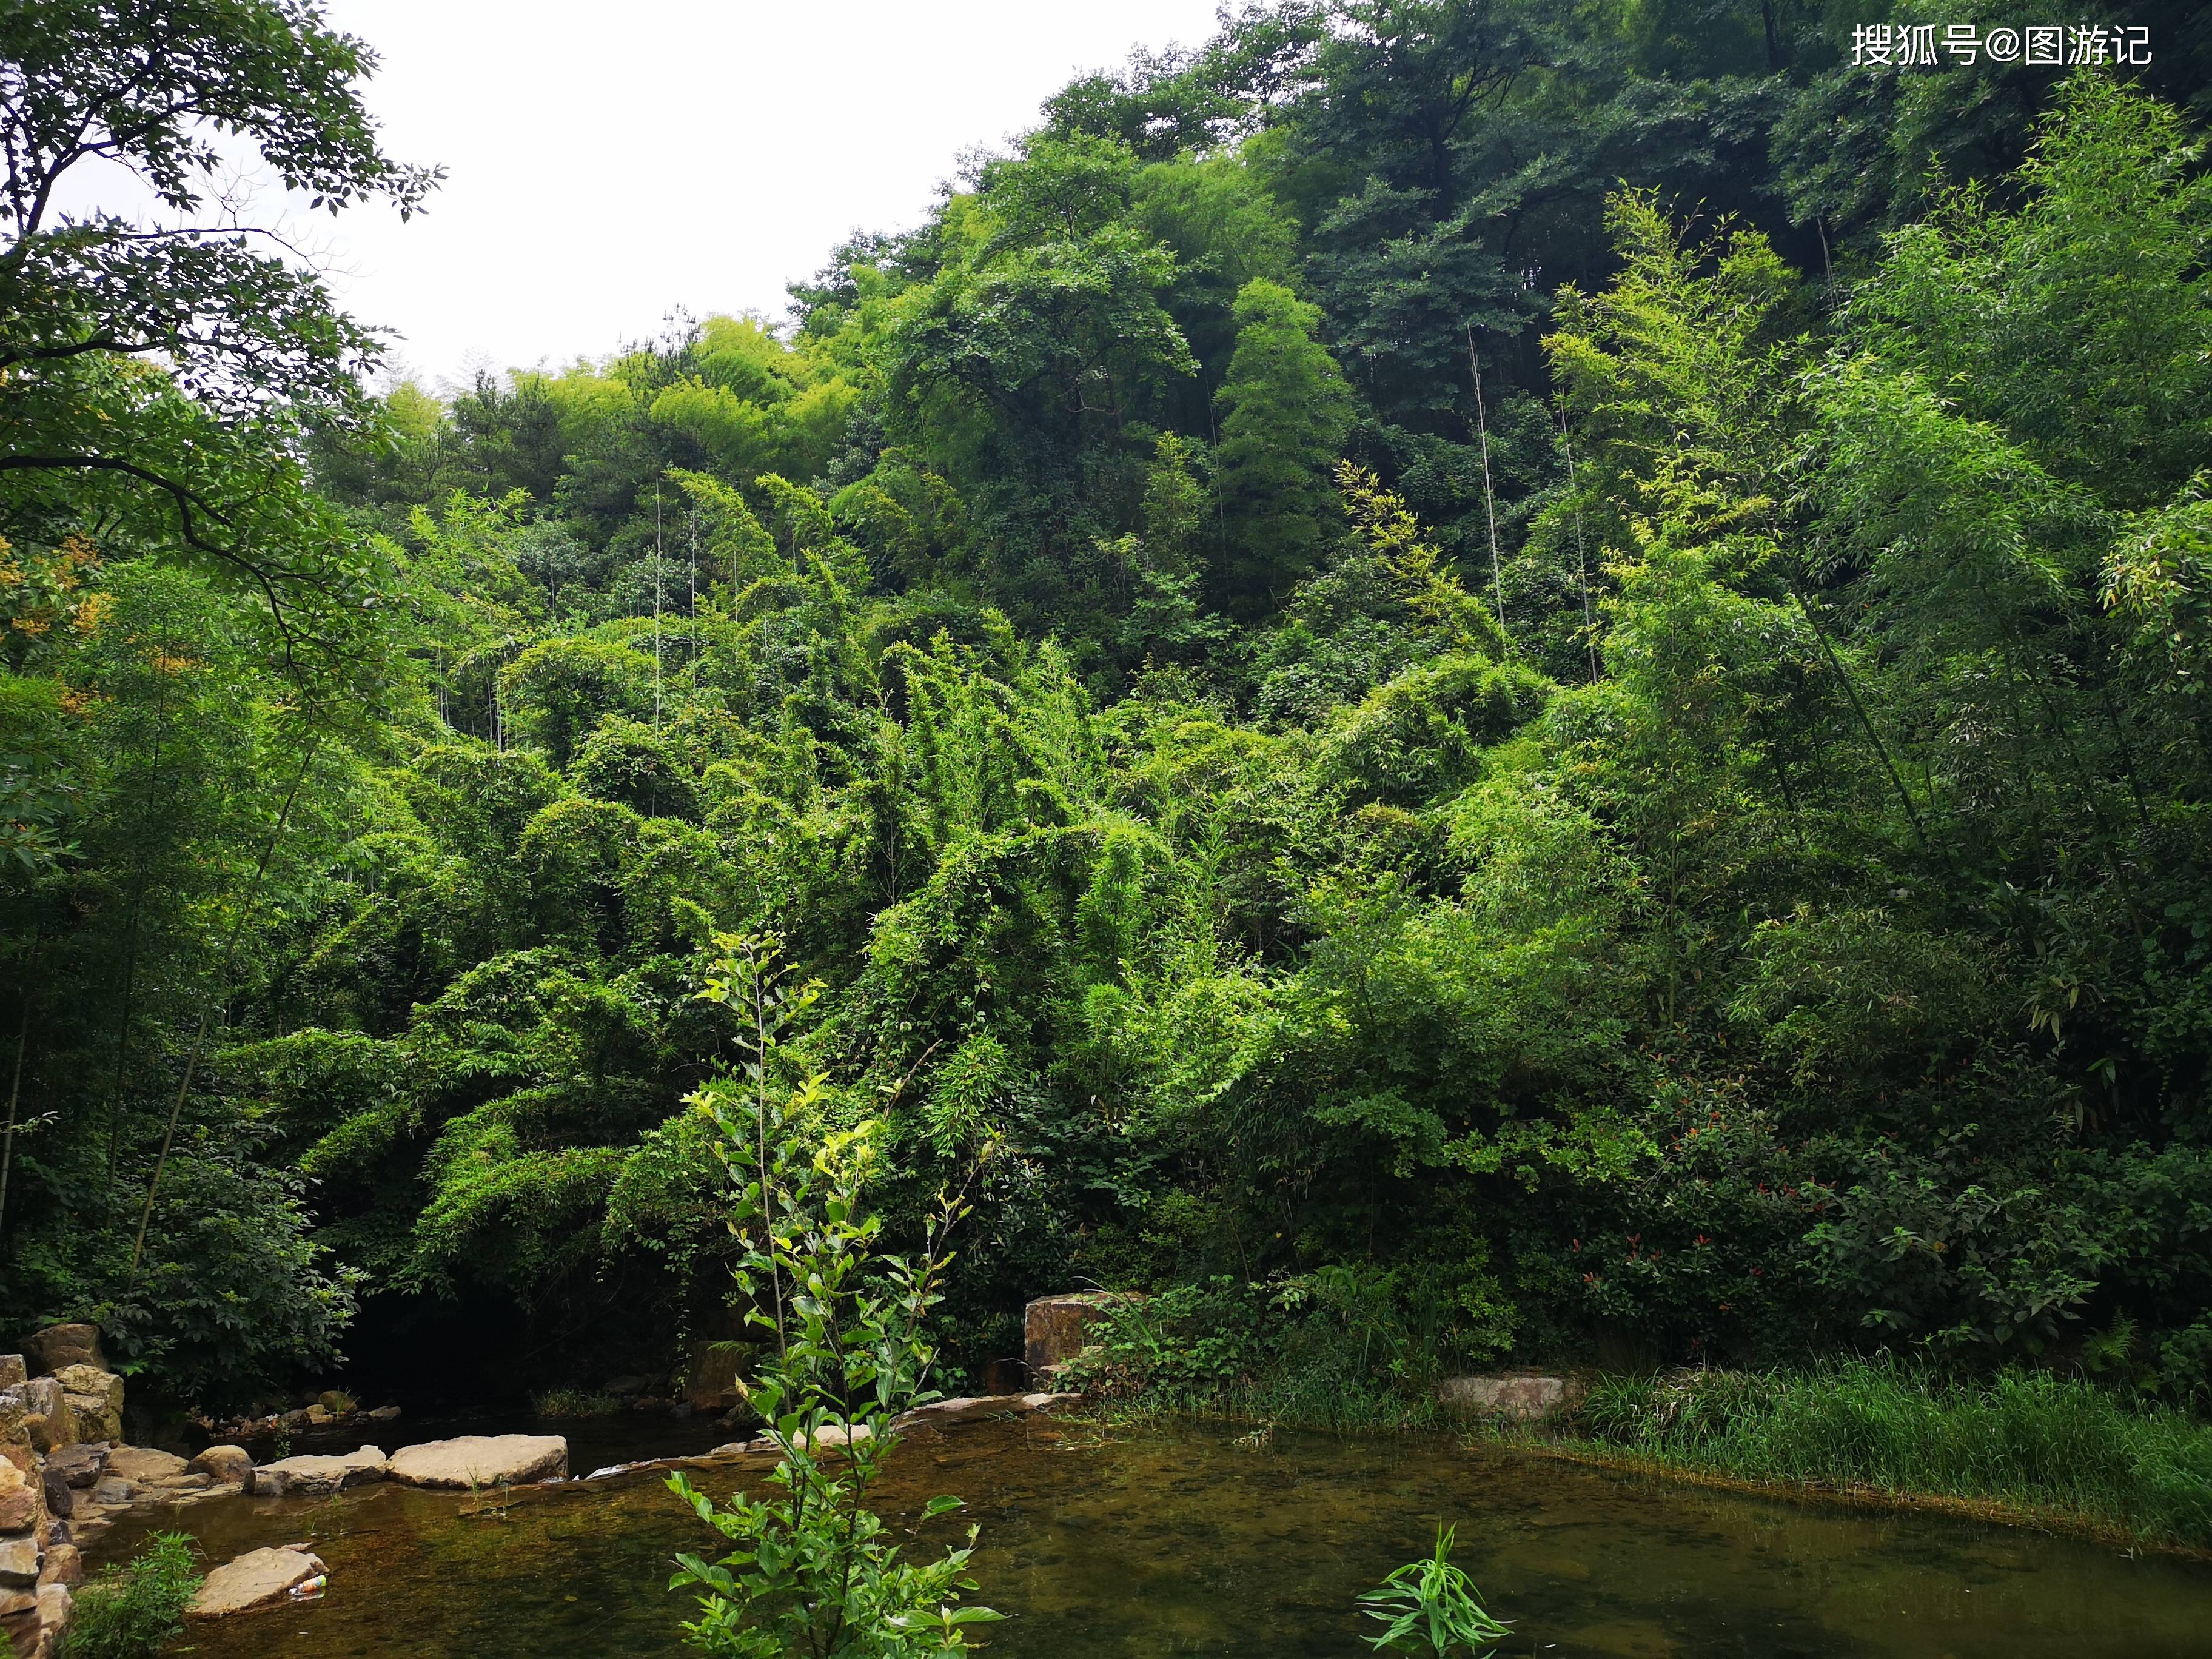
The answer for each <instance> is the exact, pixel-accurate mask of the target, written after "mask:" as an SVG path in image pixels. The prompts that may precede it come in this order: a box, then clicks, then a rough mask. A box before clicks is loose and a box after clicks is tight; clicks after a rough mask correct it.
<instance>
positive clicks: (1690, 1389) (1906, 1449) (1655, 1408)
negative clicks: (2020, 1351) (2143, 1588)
mask: <svg viewBox="0 0 2212 1659" xmlns="http://www.w3.org/2000/svg"><path fill="white" fill-rule="evenodd" d="M1583 1415H1584V1419H1585V1421H1586V1422H1587V1423H1588V1425H1589V1427H1590V1429H1591V1430H1592V1431H1593V1432H1594V1433H1595V1436H1596V1437H1597V1439H1598V1440H1599V1442H1600V1443H1601V1444H1604V1445H1607V1446H1618V1447H1624V1448H1627V1449H1632V1450H1634V1451H1636V1452H1638V1453H1639V1454H1641V1455H1645V1456H1649V1457H1652V1458H1656V1459H1657V1460H1659V1461H1661V1462H1668V1463H1673V1464H1676V1465H1680V1466H1682V1467H1686V1468H1696V1469H1701V1470H1708V1471H1711V1472H1713V1473H1716V1474H1728V1475H1731V1476H1735V1477H1737V1478H1740V1479H1745V1480H1775V1481H1789V1482H1802V1483H1805V1484H1808V1485H1815V1486H1834V1487H1839V1488H1844V1489H1865V1488H1871V1489H1874V1490H1876V1491H1880V1492H1895V1493H1925V1494H1931V1495H1936V1496H1942V1497H1951V1498H1968V1499H1984V1500H1987V1501H1990V1502H1993V1503H1999V1504H2011V1505H2015V1506H2018V1507H2024V1508H2029V1509H2036V1510H2057V1511H2062V1512H2065V1513H2069V1514H2071V1515H2073V1516H2079V1517H2081V1518H2082V1519H2085V1520H2087V1521H2090V1522H2100V1523H2103V1524H2105V1525H2107V1526H2111V1527H2114V1528H2118V1529H2119V1530H2121V1531H2123V1532H2126V1533H2130V1534H2134V1535H2136V1536H2137V1537H2141V1538H2143V1539H2146V1540H2165V1541H2172V1542H2179V1543H2185V1544H2195V1545H2200V1546H2202V1545H2207V1544H2212V1426H2208V1425H2205V1424H2203V1423H2200V1422H2197V1421H2195V1420H2194V1419H2191V1418H2190V1417H2189V1416H2188V1415H2186V1414H2185V1413H2181V1412H2178V1411H2173V1410H2170V1409H2160V1408H2149V1407H2142V1406H2136V1405H2130V1403H2129V1402H2128V1401H2124V1400H2123V1399H2121V1398H2119V1397H2118V1395H2115V1394H2113V1393H2112V1391H2111V1390H2109V1389H2104V1388H2100V1387H2099V1386H2097V1385H2096V1384H2095V1383H2090V1382H2087V1381H2085V1380H2082V1379H2080V1378H2075V1377H2066V1376H2056V1375H2053V1374H2052V1373H2051V1372H2048V1371H2024V1370H2006V1371H2001V1372H1998V1373H1997V1374H1996V1375H1995V1376H1990V1377H1987V1378H1983V1379H1978V1380H1966V1379H1947V1378H1946V1377H1945V1376H1942V1374H1941V1373H1938V1372H1936V1371H1934V1370H1929V1369H1927V1368H1925V1367H1923V1366H1917V1365H1913V1364H1905V1363H1903V1362H1899V1361H1895V1360H1887V1359H1883V1360H1864V1359H1850V1360H1844V1361H1839V1362H1837V1363H1833V1364H1825V1365H1819V1366H1814V1367H1812V1368H1810V1369H1808V1370H1777V1371H1766V1372H1754V1373H1747V1372H1729V1371H1711V1372H1697V1371H1690V1372H1678V1373H1674V1374H1671V1375H1667V1376H1615V1377H1607V1378H1602V1379H1601V1380H1600V1381H1599V1382H1598V1383H1596V1384H1595V1386H1594V1387H1593V1388H1592V1389H1591V1391H1590V1395H1589V1401H1588V1403H1587V1404H1586V1405H1585V1407H1583Z"/></svg>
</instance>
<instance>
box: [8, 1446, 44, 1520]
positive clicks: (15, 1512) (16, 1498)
mask: <svg viewBox="0 0 2212 1659" xmlns="http://www.w3.org/2000/svg"><path fill="white" fill-rule="evenodd" d="M0 1469H5V1470H6V1471H7V1472H8V1474H12V1475H14V1476H15V1480H14V1481H13V1483H9V1482H8V1481H6V1480H0V1532H29V1531H32V1530H33V1528H36V1527H37V1526H38V1524H39V1522H41V1521H43V1520H45V1519H46V1501H45V1498H46V1494H45V1493H44V1492H41V1491H40V1489H39V1487H38V1486H35V1485H34V1484H33V1482H32V1481H31V1480H29V1479H28V1477H27V1476H26V1475H25V1474H23V1472H22V1471H21V1470H20V1469H18V1468H16V1467H15V1465H14V1464H13V1463H0Z"/></svg>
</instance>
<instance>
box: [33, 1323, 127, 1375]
mask: <svg viewBox="0 0 2212 1659" xmlns="http://www.w3.org/2000/svg"><path fill="white" fill-rule="evenodd" d="M23 1357H24V1358H27V1359H28V1360H29V1361H30V1362H31V1369H32V1370H33V1371H34V1372H39V1373H42V1374H44V1375H46V1376H52V1375H54V1374H56V1373H57V1372H58V1371H60V1370H62V1369H63V1368H64V1367H65V1366H70V1365H91V1366H94V1367H95V1368H96V1369H98V1370H103V1371H104V1370H106V1369H107V1356H106V1354H105V1353H103V1352H100V1327H98V1326H97V1325H49V1326H47V1327H46V1329H44V1330H42V1331H39V1332H37V1333H35V1334H33V1335H32V1337H31V1338H30V1340H27V1342H25V1343H24V1344H23Z"/></svg>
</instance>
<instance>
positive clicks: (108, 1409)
mask: <svg viewBox="0 0 2212 1659" xmlns="http://www.w3.org/2000/svg"><path fill="white" fill-rule="evenodd" d="M54 1380H55V1381H56V1382H58V1383H60V1384H61V1385H62V1393H63V1395H64V1397H65V1398H66V1399H67V1400H68V1401H69V1403H70V1407H71V1408H72V1409H73V1410H74V1411H75V1412H76V1437H77V1438H78V1439H80V1440H120V1439H122V1438H123V1379H122V1378H121V1377H119V1376H117V1375H116V1374H115V1373H114V1372H113V1371H104V1370H100V1368H99V1367H98V1366H95V1365H64V1366H63V1367H62V1368H61V1370H58V1371H56V1372H55V1373H54Z"/></svg>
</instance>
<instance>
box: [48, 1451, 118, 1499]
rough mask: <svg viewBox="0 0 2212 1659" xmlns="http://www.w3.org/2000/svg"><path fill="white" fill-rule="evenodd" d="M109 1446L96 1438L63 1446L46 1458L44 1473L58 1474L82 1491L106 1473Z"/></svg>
mask: <svg viewBox="0 0 2212 1659" xmlns="http://www.w3.org/2000/svg"><path fill="white" fill-rule="evenodd" d="M109 1450H110V1448H109V1447H108V1446H107V1445H106V1443H104V1442H102V1441H98V1440H88V1441H80V1442H78V1443H76V1445H73V1446H64V1447H63V1448H62V1449H60V1450H59V1451H58V1452H56V1453H54V1454H53V1455H52V1456H50V1457H48V1458H47V1459H46V1473H47V1474H58V1475H60V1476H61V1478H62V1479H63V1480H66V1481H67V1482H69V1484H70V1486H75V1487H76V1488H77V1489H78V1490H79V1491H80V1492H82V1490H83V1489H84V1488H86V1487H87V1486H91V1485H92V1484H93V1482H94V1481H95V1480H99V1479H100V1476H101V1475H102V1474H105V1473H106V1470H107V1455H108V1452H109Z"/></svg>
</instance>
